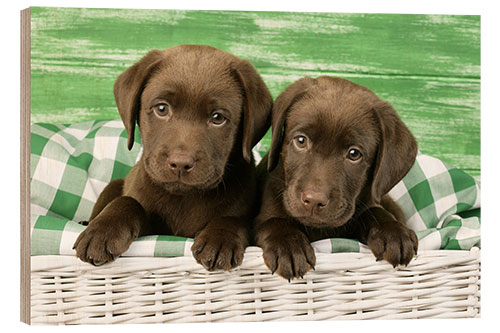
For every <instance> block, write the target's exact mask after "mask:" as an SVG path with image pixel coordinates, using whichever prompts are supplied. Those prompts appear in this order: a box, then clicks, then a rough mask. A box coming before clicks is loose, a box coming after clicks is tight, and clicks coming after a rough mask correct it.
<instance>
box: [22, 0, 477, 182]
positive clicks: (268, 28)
mask: <svg viewBox="0 0 500 333" xmlns="http://www.w3.org/2000/svg"><path fill="white" fill-rule="evenodd" d="M31 23H32V27H31V28H32V36H31V37H32V40H31V47H32V49H31V74H32V79H31V80H32V81H31V88H32V89H31V98H32V104H31V114H32V121H34V122H60V123H71V122H76V121H84V120H93V119H114V118H118V112H117V110H116V106H115V103H114V98H113V94H112V86H113V83H114V80H115V79H116V77H117V75H118V74H120V73H121V72H122V71H123V70H124V69H125V68H127V67H128V66H130V65H131V64H133V63H134V62H135V61H137V60H138V59H140V58H141V57H142V56H143V55H144V54H145V53H146V52H147V51H148V50H150V49H152V48H158V49H164V48H167V47H170V46H173V45H177V44H185V43H192V44H208V45H212V46H215V47H218V48H221V49H223V50H226V51H229V52H231V53H233V54H235V55H237V56H239V57H242V58H245V59H248V60H250V61H251V62H252V63H253V64H254V65H255V66H256V67H257V69H258V70H259V72H260V73H261V74H262V76H263V78H264V80H265V81H266V83H267V84H268V86H269V88H270V90H271V93H272V95H273V96H274V97H276V96H277V95H278V94H279V93H280V92H281V91H282V90H283V89H284V88H285V87H286V86H287V85H288V84H290V83H292V82H293V81H294V80H296V79H298V78H300V77H302V76H304V75H309V76H312V77H315V76H319V75H332V76H339V77H343V78H347V79H350V80H352V81H354V82H357V83H360V84H362V85H365V86H367V87H368V88H370V89H372V90H373V91H374V92H375V93H377V94H378V95H379V96H380V97H381V98H383V99H385V100H387V101H389V102H390V103H391V104H392V105H393V106H394V107H395V108H396V109H397V110H398V111H399V113H400V114H401V116H402V118H403V120H404V121H405V122H406V123H407V125H408V127H409V128H410V129H411V130H412V132H413V133H414V135H415V136H416V138H417V140H418V142H419V146H420V150H421V151H422V152H424V153H427V154H430V155H433V156H436V157H438V158H441V159H443V160H444V161H446V162H449V163H450V164H453V165H456V166H458V167H460V168H462V169H464V170H466V171H468V172H469V173H471V174H473V175H474V176H475V177H476V178H479V176H480V17H479V16H450V15H395V14H337V13H289V12H239V11H179V10H122V9H78V8H76V9H75V8H40V7H34V8H32V18H31ZM269 140H270V133H268V134H267V135H266V138H265V140H264V143H265V144H266V145H268V144H269Z"/></svg>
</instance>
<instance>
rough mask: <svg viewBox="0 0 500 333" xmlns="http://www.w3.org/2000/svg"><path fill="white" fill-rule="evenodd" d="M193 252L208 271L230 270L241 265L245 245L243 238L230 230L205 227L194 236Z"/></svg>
mask: <svg viewBox="0 0 500 333" xmlns="http://www.w3.org/2000/svg"><path fill="white" fill-rule="evenodd" d="M191 252H192V253H193V256H194V258H195V259H196V261H197V262H198V263H199V264H201V265H202V266H203V267H205V268H206V269H207V270H208V271H213V270H216V269H223V270H225V271H229V270H231V269H232V268H235V267H237V266H239V265H241V263H242V261H243V254H244V252H245V246H244V242H243V240H242V239H241V238H240V237H239V236H238V235H236V234H233V233H231V232H230V231H225V230H218V231H215V232H214V230H210V229H205V230H203V231H201V232H200V233H199V234H198V235H197V236H196V237H195V238H194V243H193V245H192V246H191Z"/></svg>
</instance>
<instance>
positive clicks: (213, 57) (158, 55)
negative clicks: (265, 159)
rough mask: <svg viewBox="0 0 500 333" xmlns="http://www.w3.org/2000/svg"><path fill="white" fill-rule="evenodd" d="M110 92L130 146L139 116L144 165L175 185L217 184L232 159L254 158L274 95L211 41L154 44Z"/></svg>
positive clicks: (158, 178)
mask: <svg viewBox="0 0 500 333" xmlns="http://www.w3.org/2000/svg"><path fill="white" fill-rule="evenodd" d="M114 93H115V100H116V104H117V106H118V110H119V112H120V116H121V118H122V120H123V123H124V124H125V128H126V130H127V134H128V147H129V149H131V148H132V146H133V143H134V129H135V124H136V123H137V124H138V125H139V129H140V132H141V137H142V142H143V163H144V168H145V170H146V172H147V173H148V174H149V176H150V177H151V179H152V180H153V181H155V182H156V183H158V184H160V185H162V186H163V187H164V188H165V189H166V190H167V191H171V192H175V193H182V192H186V191H191V190H203V189H210V188H213V187H215V186H217V185H218V184H219V183H220V182H221V180H222V177H223V175H224V172H225V168H226V166H227V165H228V162H229V161H230V159H238V158H244V159H245V160H246V162H248V163H253V160H252V154H251V149H252V147H253V146H254V145H255V144H256V143H257V142H258V141H259V140H260V139H261V138H262V136H263V135H264V134H265V132H266V130H267V128H268V127H269V125H270V114H271V107H272V97H271V95H270V93H269V91H268V89H267V87H266V85H265V83H264V82H263V81H262V79H261V78H260V76H259V74H258V73H257V72H256V70H255V68H254V67H253V66H252V65H251V64H250V63H249V62H247V61H245V60H241V59H239V58H237V57H235V56H233V55H231V54H229V53H227V52H224V51H221V50H218V49H215V48H212V47H209V46H196V45H180V46H176V47H172V48H169V49H166V50H163V51H158V50H153V51H151V52H149V53H148V54H147V55H146V56H145V57H144V58H142V59H141V60H140V61H139V62H138V63H136V64H135V65H133V66H132V67H130V68H129V69H128V70H126V71H125V72H124V73H123V74H121V75H120V76H119V77H118V79H117V81H116V83H115V86H114Z"/></svg>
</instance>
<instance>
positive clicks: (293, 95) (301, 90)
mask: <svg viewBox="0 0 500 333" xmlns="http://www.w3.org/2000/svg"><path fill="white" fill-rule="evenodd" d="M315 82H316V80H315V79H312V78H310V77H303V78H302V79H299V80H298V81H295V82H294V83H292V84H291V85H289V86H288V87H287V88H286V89H285V90H284V91H283V92H282V93H281V94H280V95H279V96H278V98H276V101H275V102H274V106H273V112H272V124H271V126H272V128H273V137H272V140H271V148H270V149H269V155H268V161H267V170H268V171H271V170H273V169H274V168H275V167H276V165H277V164H278V160H279V155H280V149H281V142H282V141H283V133H282V132H283V127H284V126H285V119H286V113H287V111H288V109H290V108H291V107H292V105H293V104H294V103H295V102H297V101H298V100H299V99H300V98H301V97H302V96H303V95H304V94H305V93H306V91H307V90H308V89H309V88H310V87H311V86H312V85H313V84H314V83H315Z"/></svg>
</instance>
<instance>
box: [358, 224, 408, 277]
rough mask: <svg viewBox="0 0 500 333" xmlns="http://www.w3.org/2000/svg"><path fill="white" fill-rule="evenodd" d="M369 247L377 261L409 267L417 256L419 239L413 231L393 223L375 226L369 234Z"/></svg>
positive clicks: (394, 265)
mask: <svg viewBox="0 0 500 333" xmlns="http://www.w3.org/2000/svg"><path fill="white" fill-rule="evenodd" d="M367 245H368V247H369V248H370V249H371V250H372V252H373V254H374V255H375V257H376V258H377V260H382V259H385V260H386V261H388V262H389V263H390V264H391V265H392V266H393V267H396V266H397V265H405V266H406V265H408V264H409V263H410V261H411V259H412V258H413V257H414V256H415V255H416V254H417V250H418V238H417V235H416V234H415V232H413V230H411V229H408V228H407V227H405V226H403V225H402V224H399V223H397V222H393V223H392V222H391V223H387V224H383V225H381V226H374V227H372V229H371V230H370V232H369V234H368V240H367Z"/></svg>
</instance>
